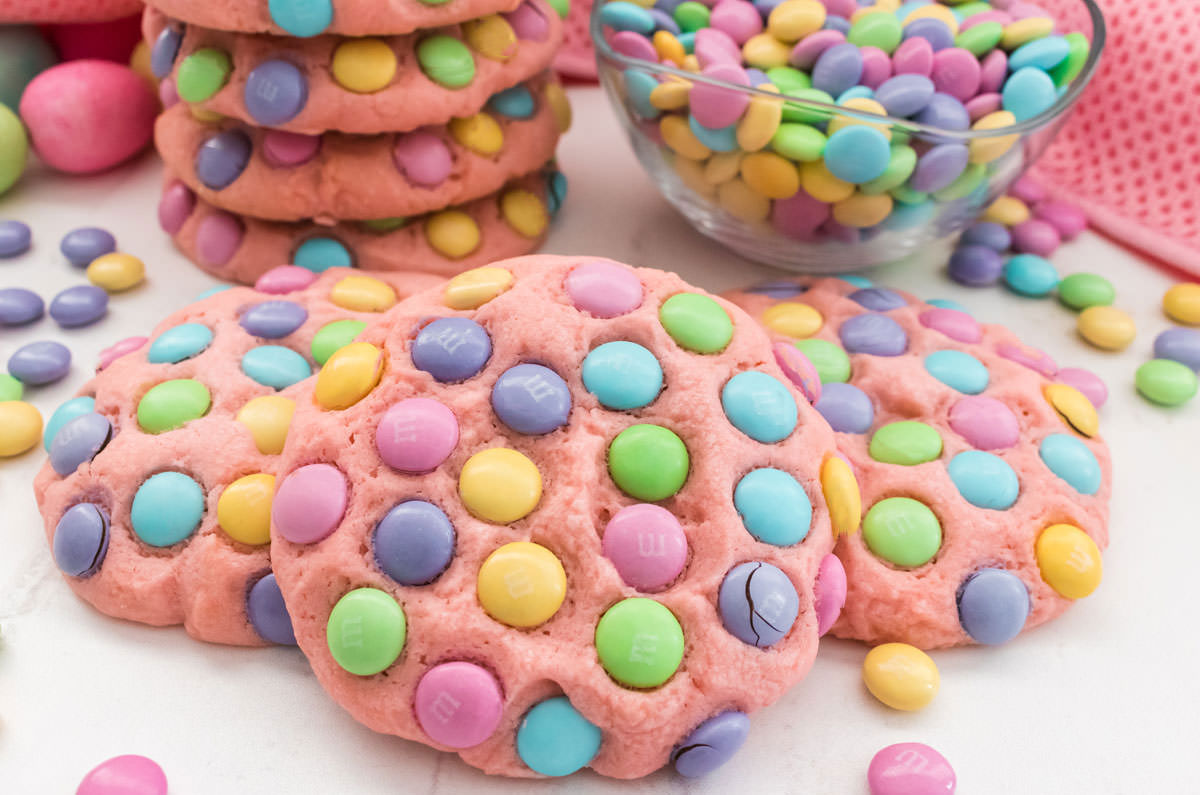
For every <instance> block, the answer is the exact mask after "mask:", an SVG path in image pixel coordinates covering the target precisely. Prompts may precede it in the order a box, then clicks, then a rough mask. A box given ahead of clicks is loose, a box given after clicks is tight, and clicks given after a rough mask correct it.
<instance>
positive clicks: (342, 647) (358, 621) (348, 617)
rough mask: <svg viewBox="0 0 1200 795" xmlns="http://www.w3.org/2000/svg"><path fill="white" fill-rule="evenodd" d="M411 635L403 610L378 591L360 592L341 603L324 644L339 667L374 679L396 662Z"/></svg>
mask: <svg viewBox="0 0 1200 795" xmlns="http://www.w3.org/2000/svg"><path fill="white" fill-rule="evenodd" d="M407 634H408V625H407V621H406V620H405V618H404V609H403V608H402V607H400V605H399V604H397V603H396V600H395V599H393V598H392V597H391V596H389V595H388V594H386V593H384V592H383V591H381V590H379V589H378V588H358V589H355V590H353V591H350V592H349V593H348V594H346V595H345V596H343V597H342V598H341V599H339V600H338V603H337V604H336V605H334V606H333V610H332V611H330V613H329V621H328V622H327V623H326V624H325V642H326V643H328V644H329V653H330V654H332V655H333V659H334V660H335V661H337V664H338V665H340V666H342V668H344V669H345V670H347V671H349V672H350V673H352V674H357V675H358V676H371V675H373V674H377V673H379V672H380V671H382V670H384V669H386V668H387V667H388V666H389V665H391V664H392V663H394V662H395V661H396V658H397V657H399V656H400V652H401V651H402V650H403V649H404V640H405V638H406V637H407Z"/></svg>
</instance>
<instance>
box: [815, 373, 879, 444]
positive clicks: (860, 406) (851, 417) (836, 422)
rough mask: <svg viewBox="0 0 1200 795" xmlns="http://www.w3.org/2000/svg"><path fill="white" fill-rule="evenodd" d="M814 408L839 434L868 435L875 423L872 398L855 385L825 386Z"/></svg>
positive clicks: (837, 384) (834, 384) (835, 384)
mask: <svg viewBox="0 0 1200 795" xmlns="http://www.w3.org/2000/svg"><path fill="white" fill-rule="evenodd" d="M814 407H815V408H816V410H817V411H818V412H820V414H821V416H822V417H824V418H825V421H826V422H828V423H829V425H830V427H832V428H833V429H834V430H835V431H837V432H838V433H866V432H867V431H869V430H871V425H872V423H874V422H875V406H874V405H873V404H872V403H871V398H870V397H868V396H867V393H866V392H863V391H862V390H861V389H859V388H858V387H856V386H854V385H853V384H842V383H832V384H825V385H824V386H823V387H822V388H821V399H820V400H818V401H817V402H816V404H814Z"/></svg>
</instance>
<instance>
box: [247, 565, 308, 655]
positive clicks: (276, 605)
mask: <svg viewBox="0 0 1200 795" xmlns="http://www.w3.org/2000/svg"><path fill="white" fill-rule="evenodd" d="M246 616H247V617H248V618H249V619H250V626H252V627H254V631H255V632H257V633H258V636H259V637H260V638H262V639H263V640H265V641H267V642H268V643H277V644H279V645H280V646H295V645H296V633H295V631H294V630H293V629H292V617H291V616H290V615H289V614H288V610H287V605H286V604H284V601H283V592H282V591H280V590H279V583H277V582H276V581H275V575H274V574H268V575H267V576H265V577H262V578H260V579H259V580H258V582H256V583H254V585H252V586H250V591H249V593H247V594H246Z"/></svg>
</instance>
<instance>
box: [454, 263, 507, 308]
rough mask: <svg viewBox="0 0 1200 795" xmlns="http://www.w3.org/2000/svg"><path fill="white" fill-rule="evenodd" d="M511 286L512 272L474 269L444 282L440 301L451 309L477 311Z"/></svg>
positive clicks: (494, 268)
mask: <svg viewBox="0 0 1200 795" xmlns="http://www.w3.org/2000/svg"><path fill="white" fill-rule="evenodd" d="M512 285H513V275H512V272H511V271H509V270H507V269H505V268H497V267H495V266H492V265H489V266H486V267H483V268H474V269H472V270H469V271H466V272H465V273H460V274H458V275H457V276H455V277H454V278H453V279H451V280H450V281H448V282H446V288H445V290H443V291H442V301H443V302H444V303H445V304H446V306H448V307H450V308H451V309H478V308H479V307H481V306H483V305H484V304H486V303H487V302H488V301H491V300H492V299H493V298H495V297H496V296H498V295H500V294H501V293H503V292H504V291H505V290H507V289H508V288H510V287H512Z"/></svg>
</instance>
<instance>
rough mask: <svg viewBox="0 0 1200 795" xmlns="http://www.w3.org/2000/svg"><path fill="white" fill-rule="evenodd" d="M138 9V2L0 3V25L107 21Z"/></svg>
mask: <svg viewBox="0 0 1200 795" xmlns="http://www.w3.org/2000/svg"><path fill="white" fill-rule="evenodd" d="M141 10H142V0H0V24H4V25H10V24H12V23H15V22H36V23H39V24H47V23H52V22H107V21H108V20H111V19H120V18H122V17H128V16H131V15H133V14H137V13H138V12H140V11H141Z"/></svg>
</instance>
